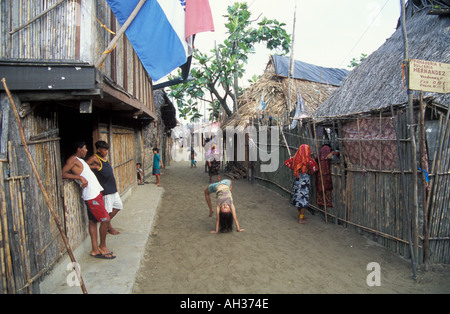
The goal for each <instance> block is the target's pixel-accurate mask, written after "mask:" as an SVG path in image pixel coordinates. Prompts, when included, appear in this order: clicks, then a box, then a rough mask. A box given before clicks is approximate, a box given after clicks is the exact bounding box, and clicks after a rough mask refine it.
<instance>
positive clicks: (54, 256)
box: [0, 113, 65, 293]
mask: <svg viewBox="0 0 450 314" xmlns="http://www.w3.org/2000/svg"><path fill="white" fill-rule="evenodd" d="M10 121H12V120H10ZM22 125H23V128H24V133H25V138H26V139H27V144H28V147H29V150H30V153H31V155H32V157H33V160H34V162H35V164H36V168H37V170H38V172H39V174H40V177H41V179H42V182H43V183H44V186H45V189H46V191H47V193H48V196H49V198H50V201H51V203H52V206H53V208H55V209H56V210H57V215H58V216H59V219H60V221H64V210H63V206H62V198H61V187H62V181H61V161H60V150H59V139H58V138H57V137H55V135H56V136H57V132H55V130H57V123H56V114H55V113H48V114H45V115H34V114H29V115H27V116H26V117H24V118H23V119H22ZM2 127H3V129H2V132H4V131H5V132H6V129H5V128H4V126H2ZM9 134H10V135H9V137H10V139H11V140H10V141H9V143H8V159H7V163H6V162H2V177H1V181H2V191H4V193H3V194H2V195H1V196H2V204H3V206H2V215H1V216H2V233H3V234H2V239H3V243H2V248H3V252H2V253H3V254H0V255H2V256H3V261H1V262H0V263H1V264H2V269H3V268H4V269H6V270H7V271H6V272H5V273H2V274H3V276H4V278H3V279H2V280H3V282H6V290H3V291H2V292H6V293H30V292H31V291H32V289H33V286H32V285H31V283H33V281H34V278H36V276H39V274H42V273H43V272H45V270H47V269H49V268H50V267H51V266H52V265H53V264H54V263H55V262H56V261H57V260H58V259H59V257H60V256H61V254H62V253H63V252H64V251H65V248H64V245H63V242H62V239H61V237H60V234H59V231H58V229H57V227H56V225H55V223H54V220H53V219H52V216H51V215H50V212H49V209H48V206H47V203H46V202H45V200H44V197H43V195H42V193H41V191H40V189H39V187H38V185H37V183H36V179H35V176H34V174H32V171H31V168H30V165H29V162H28V160H27V159H26V157H25V152H24V149H23V146H22V145H21V144H20V141H19V140H18V139H17V131H16V125H15V124H14V123H11V124H10V126H9Z"/></svg>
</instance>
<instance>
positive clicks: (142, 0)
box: [95, 0, 146, 69]
mask: <svg viewBox="0 0 450 314" xmlns="http://www.w3.org/2000/svg"><path fill="white" fill-rule="evenodd" d="M145 1H146V0H140V1H139V3H138V4H137V5H136V7H135V8H134V10H133V12H131V14H130V16H129V17H128V19H127V20H126V21H125V23H123V25H122V27H121V28H120V29H119V31H118V32H117V34H116V36H114V38H113V39H112V40H111V42H110V43H109V45H108V47H106V50H105V51H104V52H103V54H102V55H101V57H100V58H98V60H97V61H96V62H95V67H96V68H97V69H98V68H100V67H101V66H102V64H103V62H104V61H105V59H106V57H107V56H108V54H109V52H110V51H111V50H113V49H114V47H115V46H116V44H117V42H118V41H119V39H120V38H121V37H122V35H123V34H124V33H125V31H126V30H127V28H128V27H129V26H130V24H131V22H133V20H134V18H135V17H136V16H137V14H138V13H139V10H140V9H141V8H142V6H143V5H144V4H145Z"/></svg>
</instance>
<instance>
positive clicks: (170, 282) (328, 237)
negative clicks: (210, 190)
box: [133, 162, 450, 294]
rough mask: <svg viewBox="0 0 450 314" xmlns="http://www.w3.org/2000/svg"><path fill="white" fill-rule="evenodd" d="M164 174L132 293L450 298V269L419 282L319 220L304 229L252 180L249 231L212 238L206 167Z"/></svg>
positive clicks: (181, 166) (404, 265) (243, 192)
mask: <svg viewBox="0 0 450 314" xmlns="http://www.w3.org/2000/svg"><path fill="white" fill-rule="evenodd" d="M162 173H163V174H162V176H161V185H162V188H163V189H164V195H163V199H162V201H161V204H160V207H159V210H158V213H157V218H156V221H155V223H154V227H153V231H152V234H151V237H150V240H149V242H148V245H147V252H146V254H145V256H144V260H143V261H142V262H141V269H140V272H139V274H138V276H137V279H136V284H135V286H134V290H133V293H167V294H171V293H201V294H209V293H219V294H225V293H242V294H245V293H283V294H291V293H450V268H449V267H447V266H442V265H438V266H433V267H431V270H430V271H428V272H419V274H418V275H419V276H418V277H419V278H418V280H417V281H414V280H413V279H412V278H411V266H410V262H409V261H406V260H403V259H402V258H400V257H399V256H397V255H395V254H394V253H392V252H390V251H389V250H388V249H386V248H383V247H380V246H378V245H376V244H375V243H373V242H372V241H369V240H367V239H365V238H364V237H362V236H360V235H358V234H357V233H356V231H354V230H352V229H345V228H343V227H342V226H338V225H335V224H331V223H325V222H324V221H323V220H322V219H321V218H320V216H319V215H314V216H313V215H311V214H310V213H307V216H308V218H309V223H308V224H305V225H299V224H298V223H297V220H296V219H297V218H296V208H295V207H293V206H292V205H291V204H290V202H289V199H287V198H284V197H281V196H280V195H279V194H277V193H276V192H273V191H271V190H269V189H266V188H264V187H262V186H260V185H258V184H257V183H254V184H250V183H249V182H248V181H246V180H234V181H233V199H234V202H235V206H236V211H237V216H238V219H239V223H240V225H241V228H244V229H246V231H245V232H236V231H235V229H234V231H233V232H232V233H226V234H210V233H209V231H210V230H212V229H213V228H214V226H215V215H214V217H208V213H209V209H208V207H207V205H206V202H205V199H204V195H203V190H204V189H205V188H206V186H207V185H208V184H209V182H208V181H209V177H208V175H207V173H205V172H204V165H203V164H200V163H199V164H198V167H197V168H192V169H191V168H190V165H189V162H177V163H175V162H172V165H171V166H169V167H167V169H163V170H162ZM222 178H226V177H225V176H223V175H222ZM214 179H216V178H214ZM211 197H212V201H213V204H215V196H214V195H211ZM371 262H376V263H378V264H379V265H380V274H381V285H380V286H375V287H369V286H368V285H367V282H366V279H367V276H368V275H369V274H370V271H368V270H367V265H368V264H369V263H371Z"/></svg>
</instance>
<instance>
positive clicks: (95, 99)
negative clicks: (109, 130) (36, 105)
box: [0, 59, 157, 120]
mask: <svg viewBox="0 0 450 314" xmlns="http://www.w3.org/2000/svg"><path fill="white" fill-rule="evenodd" d="M0 73H1V76H2V78H3V77H4V78H5V81H6V84H7V86H8V88H9V89H10V90H11V91H13V92H14V93H16V94H17V95H18V96H19V98H20V99H21V101H23V102H26V101H71V100H72V101H80V102H89V103H90V105H94V106H96V107H98V108H101V109H105V110H112V111H113V112H115V113H117V114H118V115H126V116H130V117H134V118H143V119H145V118H151V119H155V120H156V119H157V117H156V114H155V113H154V112H152V111H151V110H150V109H149V108H148V107H146V106H145V104H143V103H142V102H140V101H139V100H137V99H136V98H135V97H134V96H132V95H130V94H129V93H127V92H126V91H124V90H123V89H122V88H120V87H118V86H116V85H115V84H114V82H112V80H110V79H108V78H107V77H106V76H103V74H102V73H101V72H100V71H98V70H97V69H96V68H95V67H94V66H93V65H90V64H89V63H85V62H76V61H73V62H71V61H66V60H45V61H37V60H16V59H11V60H0ZM0 90H4V88H3V85H2V86H0ZM80 110H81V107H80Z"/></svg>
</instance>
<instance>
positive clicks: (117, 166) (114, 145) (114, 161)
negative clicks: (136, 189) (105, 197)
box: [100, 125, 136, 195]
mask: <svg viewBox="0 0 450 314" xmlns="http://www.w3.org/2000/svg"><path fill="white" fill-rule="evenodd" d="M109 130H111V132H112V136H111V135H110V131H109ZM100 134H101V137H100V139H101V140H104V141H106V142H107V143H109V144H110V152H109V154H110V155H109V156H108V160H109V162H110V163H111V166H112V167H113V169H114V176H115V178H116V183H117V190H118V192H119V194H121V195H123V194H124V193H125V192H126V191H128V189H130V188H131V187H132V186H133V185H134V184H135V183H136V155H135V151H136V149H135V146H136V145H135V144H136V139H135V131H134V130H133V129H131V128H126V127H120V126H114V125H113V126H111V128H109V127H108V126H107V125H100Z"/></svg>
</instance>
